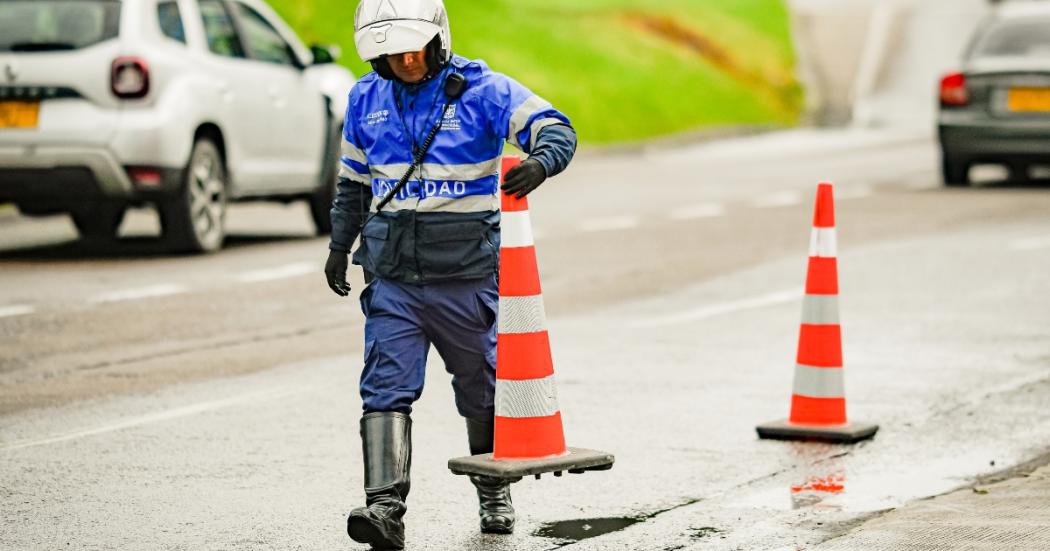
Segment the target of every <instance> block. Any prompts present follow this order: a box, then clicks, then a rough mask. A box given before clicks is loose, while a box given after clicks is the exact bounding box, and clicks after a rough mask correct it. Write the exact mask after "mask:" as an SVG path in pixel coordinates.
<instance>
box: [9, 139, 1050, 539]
mask: <svg viewBox="0 0 1050 551" xmlns="http://www.w3.org/2000/svg"><path fill="white" fill-rule="evenodd" d="M762 140H774V139H773V138H770V137H763V138H762ZM803 142H804V140H803ZM818 142H819V139H816V138H815V139H814V140H812V141H811V142H809V145H806V143H803V144H802V145H799V140H798V139H795V140H792V141H791V144H792V145H791V147H794V148H797V149H796V150H790V151H786V152H780V153H778V152H777V148H776V147H774V146H773V145H770V146H766V147H765V148H764V149H763V147H758V146H756V147H755V148H754V151H759V152H762V155H763V157H762V158H763V159H765V160H764V161H763V162H755V161H754V160H752V162H751V163H750V166H748V165H747V164H746V163H744V162H743V161H742V160H741V159H744V158H745V157H746V155H745V153H746V152H747V151H748V148H746V147H741V148H740V149H739V150H734V149H733V148H732V147H731V146H727V145H722V144H719V145H717V146H711V147H712V148H715V147H717V148H720V149H716V150H715V151H716V152H717V153H712V152H711V151H712V150H711V149H703V150H700V151H694V152H693V153H694V154H693V155H686V154H685V153H684V152H671V153H667V154H654V153H643V154H641V155H643V156H645V157H644V158H646V159H648V160H650V161H654V162H657V161H658V163H657V164H656V165H654V166H659V167H662V168H659V169H657V171H656V172H655V173H654V177H659V178H660V179H659V180H654V181H661V182H669V183H668V184H667V185H666V186H665V187H663V188H659V191H660V192H661V193H655V192H654V193H653V194H652V200H651V201H647V202H643V203H639V202H638V201H637V194H634V195H631V194H628V193H616V191H617V190H624V189H627V186H629V185H631V184H632V181H631V180H630V178H628V177H627V176H625V175H624V174H626V173H624V172H622V171H623V170H625V167H627V166H632V165H635V166H636V165H637V163H638V162H639V157H637V156H622V157H614V158H608V159H605V158H597V157H592V158H584V159H582V160H581V162H580V164H579V165H578V166H576V167H574V169H573V172H571V173H569V174H566V177H565V178H564V179H561V180H556V181H555V182H552V183H551V184H550V186H551V187H550V188H549V190H548V188H546V187H545V188H544V192H543V193H541V194H540V195H538V196H537V198H536V200H535V201H533V211H534V216H533V218H534V220H535V223H536V227H537V232H538V233H540V238H539V239H538V244H537V245H538V254H539V257H540V262H541V265H542V266H543V280H544V290H545V298H546V302H547V310H548V314H549V317H550V332H551V339H552V346H553V350H554V358H555V369H556V376H557V380H558V396H559V404H560V407H561V410H562V413H563V417H564V420H565V432H566V438H567V441H568V444H569V445H570V446H579V447H587V448H593V449H601V450H607V451H609V452H612V453H614V454H616V456H617V462H616V466H615V467H614V468H613V470H611V471H608V472H597V473H586V474H582V475H569V474H566V475H565V476H563V477H560V478H555V477H550V476H544V477H543V478H542V479H540V480H533V479H528V480H524V481H522V482H520V483H518V484H515V485H514V487H513V491H514V498H515V504H516V506H517V507H518V509H519V513H520V514H519V516H520V519H519V525H518V530H517V532H516V533H515V534H514V535H513V536H510V537H501V536H487V535H481V534H478V533H477V516H476V502H475V496H474V495H473V489H472V488H471V486H470V484H469V482H468V481H467V480H466V479H464V478H463V477H458V476H454V475H452V474H451V473H449V472H448V471H447V470H446V468H445V464H446V462H447V460H448V458H450V457H458V456H461V455H463V454H464V452H465V451H466V435H465V429H464V426H463V422H462V420H461V419H459V418H458V417H457V415H456V413H455V408H454V406H453V399H452V391H451V388H450V385H449V381H448V378H447V375H446V374H445V373H444V371H443V370H442V369H441V368H440V363H439V361H438V359H437V358H436V357H435V358H432V362H431V364H430V369H429V370H428V374H427V390H426V393H425V394H424V397H423V399H422V400H421V401H420V402H419V403H418V405H417V409H416V411H415V413H414V415H413V417H414V421H415V426H414V431H413V432H414V435H415V456H414V459H413V466H414V471H413V481H412V494H411V496H410V497H409V513H408V517H407V520H408V523H409V524H408V526H409V529H408V539H409V542H410V546H409V549H420V550H444V549H457V550H458V549H467V550H469V549H479V550H480V549H491V550H506V551H516V550H532V549H556V548H561V549H579V550H587V549H593V550H599V549H601V550H607V549H625V550H626V549H654V550H676V549H779V548H784V549H796V548H811V547H814V546H818V545H820V544H822V543H825V542H827V544H828V545H832V544H833V543H835V542H836V541H837V540H835V538H837V537H840V536H844V535H848V534H863V533H864V532H865V530H867V529H868V527H870V526H872V525H871V524H865V523H868V522H876V521H875V520H873V519H877V518H879V517H881V516H882V515H883V514H884V513H885V512H886V511H888V510H891V509H894V508H898V507H902V506H904V509H903V510H902V511H906V510H907V508H908V507H910V505H909V504H910V503H915V502H916V500H920V499H922V498H925V497H928V496H933V495H938V494H943V493H945V492H949V491H951V490H953V489H955V488H959V487H967V486H969V485H972V484H973V483H974V481H976V480H978V479H979V477H982V476H985V475H989V474H991V473H997V472H1001V471H1003V470H1004V469H1008V468H1010V467H1012V466H1015V465H1018V464H1021V463H1025V462H1028V461H1031V460H1033V459H1035V458H1039V457H1042V456H1044V455H1046V454H1047V453H1048V451H1050V410H1048V409H1047V408H1046V407H1045V404H1046V403H1047V402H1048V400H1050V336H1048V335H1047V333H1046V327H1048V326H1050V308H1047V301H1046V298H1045V297H1047V296H1050V280H1048V279H1047V278H1046V277H1045V274H1046V273H1047V272H1048V270H1050V248H1048V247H1050V245H1048V246H1047V247H1044V246H1042V245H1040V243H1042V241H1040V240H1041V239H1046V238H1047V236H1050V218H1048V217H1047V216H1046V214H1047V213H1050V189H1048V188H1046V187H1038V186H1034V187H1010V186H1001V185H1000V186H993V187H990V188H984V189H970V190H952V191H945V190H942V189H940V188H938V187H936V186H935V184H934V182H935V176H934V175H933V170H934V164H933V155H931V153H930V150H931V148H930V147H929V146H928V144H923V143H919V144H918V145H916V144H915V143H912V142H909V143H904V144H901V143H900V142H894V141H892V140H888V141H886V142H885V143H883V144H882V145H879V146H877V147H875V146H873V148H872V149H871V150H866V149H864V147H863V144H862V147H860V148H858V149H850V148H848V147H844V146H842V145H841V144H839V145H836V147H837V148H838V149H835V153H834V154H833V155H832V154H829V155H827V156H824V155H822V154H821V151H823V150H822V149H821V148H822V147H825V146H826V144H824V145H821V144H820V143H818ZM774 143H775V140H774ZM894 143H898V144H899V145H893V144H894ZM807 147H809V148H812V149H811V150H807V149H806V148H807ZM800 151H802V152H800ZM805 151H809V153H805ZM632 155H635V154H632ZM876 165H881V166H883V167H888V168H886V169H885V170H882V171H879V172H878V173H877V174H878V176H877V177H874V176H872V174H875V173H876V172H875V171H874V170H873V167H874V166H876ZM698 167H704V168H706V169H707V171H708V172H707V173H705V174H703V175H702V176H690V178H689V179H686V180H681V181H676V180H674V178H675V176H676V175H679V174H697V172H696V171H697V170H699V168H698ZM821 172H823V173H824V175H825V176H827V177H828V178H832V177H834V179H835V180H836V182H838V183H839V186H838V190H837V191H838V192H839V194H840V196H841V200H840V203H839V226H840V233H839V252H840V261H839V262H840V268H839V269H840V287H841V305H842V306H841V310H842V311H841V317H842V323H843V332H844V349H845V363H846V371H845V376H846V388H847V396H848V399H849V413H850V416H851V417H854V418H856V419H863V420H870V421H873V422H877V423H879V424H880V425H881V430H880V432H879V434H878V435H877V436H876V437H875V439H874V440H871V441H868V442H865V443H862V444H859V445H855V446H840V445H827V444H802V443H786V442H773V441H761V440H758V439H757V438H756V435H755V431H754V427H755V425H757V424H758V423H761V422H765V421H768V420H771V419H775V418H780V417H783V416H785V415H786V414H787V408H788V400H789V396H790V389H791V377H792V373H793V367H794V355H795V350H794V348H795V345H796V340H797V331H798V323H799V315H800V308H801V297H802V294H801V287H802V280H803V276H804V273H805V255H806V249H807V243H808V237H809V223H810V221H811V209H812V196H811V193H812V190H813V189H814V187H815V183H816V181H817V180H818V179H822V178H821V175H820V174H819V173H821ZM596 197H597V198H601V199H600V200H598V199H595V198H596ZM669 198H670V199H669ZM587 199H589V201H588V200H587ZM711 204H717V206H718V207H719V208H718V209H716V208H714V207H713V206H711ZM579 205H587V208H588V211H587V214H586V217H587V219H588V220H591V221H594V220H597V221H598V222H594V223H592V224H590V225H587V226H586V227H583V228H582V229H581V228H580V227H579V226H578V225H577V224H578V223H580V222H581V220H580V218H581V217H580V216H577V214H578V212H577V211H578V206H579ZM700 205H708V206H707V207H705V208H699V206H700ZM684 207H693V208H691V209H685V210H683V211H682V212H680V213H679V215H680V216H677V217H675V216H670V214H671V212H672V211H674V210H675V209H684ZM252 209H256V207H249V208H248V209H247V210H244V211H241V212H240V214H241V215H243V216H241V218H240V221H238V222H237V223H240V224H244V226H242V227H243V228H245V229H244V230H242V231H245V232H246V235H250V234H251V233H250V231H251V230H250V228H251V227H253V226H252V224H256V223H258V222H257V218H255V214H254V213H256V212H258V213H260V214H259V216H263V217H270V218H273V219H277V220H287V227H288V228H289V229H288V231H287V232H286V235H287V236H289V237H287V238H281V239H277V240H274V241H261V242H254V243H248V244H242V245H239V246H235V247H234V248H233V249H232V250H230V251H227V252H224V253H222V254H220V255H217V256H213V257H207V258H188V259H187V258H168V257H163V256H160V257H154V258H145V259H142V258H135V257H131V258H128V257H124V256H121V255H117V256H116V257H108V256H107V257H103V258H87V259H75V260H74V259H71V258H69V257H67V256H65V255H66V253H65V252H63V249H61V248H58V249H56V248H55V247H70V246H71V245H62V244H61V243H62V241H61V239H62V238H60V237H55V240H56V241H54V242H55V243H59V244H58V245H44V247H45V248H44V249H40V248H39V247H40V246H38V245H32V246H28V247H29V248H28V249H26V248H24V247H23V245H14V244H8V245H7V246H8V247H9V250H14V249H15V248H18V247H22V249H20V250H21V251H22V252H19V253H18V254H17V255H15V256H14V257H13V258H12V257H11V253H7V255H6V256H5V255H2V254H0V265H3V266H4V269H3V272H4V273H3V274H2V275H0V281H2V282H3V289H5V291H4V293H5V299H4V301H3V304H4V305H14V304H25V305H31V306H33V307H34V308H36V310H35V312H34V313H30V314H23V315H17V316H10V317H5V318H0V335H2V337H0V338H2V339H4V340H3V341H2V344H3V347H2V348H3V350H4V352H3V356H2V363H0V397H3V399H2V405H3V411H4V414H3V415H2V416H0V473H2V474H3V477H2V478H3V483H2V484H0V498H2V500H3V504H4V506H3V508H2V509H3V512H2V513H0V515H2V521H0V534H2V535H3V537H2V540H3V543H4V547H10V548H12V549H53V548H57V547H69V548H74V547H75V548H78V549H113V548H122V549H139V548H162V549H363V547H361V546H355V545H354V544H353V543H352V542H350V541H349V540H348V539H347V537H346V534H345V514H346V512H348V511H349V510H350V508H352V507H353V506H355V505H357V504H358V502H359V501H360V500H361V491H360V487H361V463H360V448H359V443H358V440H357V419H358V415H359V413H358V412H359V411H360V399H359V398H358V396H357V393H356V377H357V372H358V369H359V365H360V343H359V341H360V338H361V337H360V319H359V318H360V313H359V312H358V311H357V308H356V303H355V302H354V301H353V299H348V300H343V301H340V300H339V299H336V298H334V297H331V296H329V295H328V292H327V289H326V288H324V287H323V282H322V278H321V277H320V272H319V268H320V265H319V262H320V260H321V256H322V255H321V253H323V248H324V242H323V241H322V240H316V239H309V238H307V237H305V236H303V235H301V234H299V233H297V232H299V231H300V230H299V229H296V228H297V227H298V226H296V224H298V223H299V222H296V220H298V219H297V218H295V216H298V214H299V213H296V212H295V211H288V210H285V209H281V208H279V207H278V208H275V209H271V208H269V207H258V209H260V210H252ZM713 213H720V214H713ZM612 219H617V220H618V224H613V223H611V222H610V220H612ZM624 220H627V221H628V223H624ZM599 222H600V223H599ZM19 223H21V222H19ZM282 223H284V222H282ZM32 224H42V225H41V226H37V227H41V228H46V231H45V232H43V233H44V234H45V235H46V234H47V232H55V235H59V234H61V232H62V231H66V230H64V229H63V228H59V227H57V226H55V225H54V224H53V223H52V224H51V225H47V224H49V223H48V222H33V223H32ZM594 228H605V229H600V230H595V229H594ZM295 236H298V237H295ZM5 239H12V238H10V237H9V236H7V237H5ZM136 239H148V238H136ZM134 243H138V242H137V241H136V242H134ZM1048 243H1050V242H1048ZM26 250H28V251H29V252H25V251H26ZM319 251H320V252H319ZM52 255H53V256H52ZM56 257H57V258H56ZM311 262H314V263H317V269H318V272H317V274H316V275H314V274H308V273H302V274H299V275H297V274H296V273H295V271H294V270H293V269H291V268H289V266H291V265H293V264H296V263H311ZM268 266H274V267H273V268H272V269H270V271H269V272H266V271H265V269H266V268H267V267H268ZM585 268H586V269H585ZM280 269H283V270H284V272H285V275H283V276H280V277H278V276H275V275H273V274H276V273H279V272H280V271H281V270H280ZM158 274H160V275H158ZM245 274H251V277H249V276H248V275H245ZM267 274H270V277H273V278H274V279H267V278H266V277H263V276H264V275H267ZM252 278H255V279H257V280H258V281H254V282H252V281H251V280H252ZM162 284H163V285H179V286H182V287H183V288H184V289H185V290H184V291H180V292H173V293H172V294H160V295H157V296H154V297H145V298H138V299H126V300H116V301H110V302H98V301H97V297H99V296H101V295H100V293H112V292H114V291H115V290H122V289H123V290H127V289H132V290H133V289H141V288H143V287H148V286H157V285H162ZM115 287H119V288H120V289H115ZM358 288H359V287H358ZM13 289H17V290H13ZM168 289H169V290H171V288H170V287H169V288H168ZM93 300H95V302H93ZM319 305H320V306H319ZM161 318H163V319H161ZM48 339H51V340H52V342H50V343H49V342H48ZM92 339H100V340H92ZM19 397H24V398H19ZM887 518H890V517H887ZM854 530H857V531H856V532H853V531H854ZM847 537H848V536H847ZM856 537H861V536H856ZM842 541H848V540H842ZM858 541H860V540H858Z"/></svg>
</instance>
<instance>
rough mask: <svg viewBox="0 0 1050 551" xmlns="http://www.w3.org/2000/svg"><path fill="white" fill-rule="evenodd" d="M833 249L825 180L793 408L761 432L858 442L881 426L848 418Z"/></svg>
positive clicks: (831, 208)
mask: <svg viewBox="0 0 1050 551" xmlns="http://www.w3.org/2000/svg"><path fill="white" fill-rule="evenodd" d="M836 249H837V236H836V233H835V199H834V191H833V188H832V186H831V184H828V183H823V184H820V185H819V186H818V187H817V205H816V211H815V212H814V215H813V232H812V234H811V237H810V245H809V268H808V269H807V271H806V296H805V298H804V299H803V303H802V324H801V326H800V328H799V337H798V357H797V360H796V363H795V383H794V389H793V390H792V393H791V414H790V416H789V417H788V419H787V420H786V421H774V422H771V423H765V424H762V425H759V426H758V427H757V431H758V435H759V437H760V438H773V439H779V440H823V441H829V442H857V441H860V440H865V439H867V438H871V437H872V436H874V435H875V432H876V431H878V429H879V427H878V425H873V424H870V423H857V422H852V423H851V422H849V421H848V420H847V419H846V392H845V385H844V383H843V376H842V375H843V374H842V371H843V369H842V368H843V362H842V329H841V326H840V325H839V302H838V294H839V283H838V259H837V250H836Z"/></svg>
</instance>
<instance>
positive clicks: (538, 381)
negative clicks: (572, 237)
mask: <svg viewBox="0 0 1050 551" xmlns="http://www.w3.org/2000/svg"><path fill="white" fill-rule="evenodd" d="M520 163H521V161H520V160H519V159H518V158H517V157H504V158H503V174H506V173H507V171H508V170H510V169H511V168H514V167H515V166H517V165H518V164H520ZM501 196H502V198H503V201H502V203H503V205H502V206H503V213H502V219H501V222H500V226H501V228H502V231H501V234H502V235H501V238H500V282H499V321H498V322H497V324H498V336H497V345H496V420H495V435H494V449H493V453H490V454H482V455H476V456H473V457H462V458H458V459H452V460H450V461H449V469H451V470H452V472H453V473H455V474H468V475H484V476H492V477H497V478H502V479H504V480H518V479H520V478H521V477H523V476H528V475H536V476H537V477H539V475H540V474H541V473H547V472H553V473H554V474H555V475H561V473H562V471H569V472H572V473H580V472H584V471H588V470H606V469H609V468H612V464H613V461H614V458H613V456H612V455H610V454H608V453H605V452H599V451H593V450H585V449H581V448H567V447H566V446H565V435H564V432H563V429H562V421H561V411H560V410H559V407H558V396H557V390H556V388H555V383H554V362H553V361H552V359H551V350H550V340H549V337H548V334H547V318H546V315H545V313H544V310H543V295H542V291H541V289H540V276H539V270H538V269H537V263H536V248H535V244H534V242H533V237H532V224H531V222H530V220H529V204H528V201H527V200H526V199H524V198H523V199H517V198H514V197H512V196H508V195H506V194H502V193H501Z"/></svg>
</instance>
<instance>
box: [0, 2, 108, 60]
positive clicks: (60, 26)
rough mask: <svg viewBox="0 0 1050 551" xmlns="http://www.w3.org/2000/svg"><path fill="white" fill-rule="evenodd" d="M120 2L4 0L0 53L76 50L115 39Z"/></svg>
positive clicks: (0, 30)
mask: <svg viewBox="0 0 1050 551" xmlns="http://www.w3.org/2000/svg"><path fill="white" fill-rule="evenodd" d="M119 31H120V2H116V1H110V0H4V1H2V2H0V51H4V52H19V51H21V52H27V51H36V52H40V51H50V50H77V49H80V48H85V47H87V46H91V45H93V44H98V43H99V42H102V41H104V40H109V39H111V38H115V37H116V36H117V34H118V33H119Z"/></svg>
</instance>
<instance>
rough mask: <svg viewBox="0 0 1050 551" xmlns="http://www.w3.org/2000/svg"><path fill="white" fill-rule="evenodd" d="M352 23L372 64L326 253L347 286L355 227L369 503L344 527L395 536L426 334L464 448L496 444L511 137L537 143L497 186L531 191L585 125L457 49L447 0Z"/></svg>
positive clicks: (495, 511) (366, 8) (488, 517)
mask: <svg viewBox="0 0 1050 551" xmlns="http://www.w3.org/2000/svg"><path fill="white" fill-rule="evenodd" d="M354 27H355V34H354V40H355V42H356V45H357V51H358V53H359V54H360V56H361V59H363V60H364V61H367V62H370V63H371V65H372V68H373V69H374V71H373V72H371V73H369V74H367V75H365V76H363V77H361V79H360V80H359V81H358V82H357V84H355V85H354V87H353V89H352V90H351V91H350V102H349V107H348V109H347V113H346V119H345V123H344V127H343V143H342V156H341V165H340V172H339V181H338V187H337V194H336V199H335V201H334V203H333V206H332V238H331V243H330V245H329V249H330V255H329V258H328V262H327V264H326V266H325V274H326V276H327V278H328V284H329V286H330V287H331V288H332V290H333V291H335V293H336V294H338V295H340V296H347V295H348V293H349V291H350V287H349V285H348V284H347V282H346V270H347V255H348V253H349V252H350V248H351V244H352V243H353V242H354V240H355V239H356V238H357V237H358V235H359V233H360V236H361V243H360V246H359V247H358V248H357V250H356V251H354V254H353V262H354V264H358V265H360V266H362V267H363V269H364V270H365V276H366V280H371V282H370V283H369V285H368V286H367V287H366V288H365V289H364V291H362V293H361V310H362V311H363V312H364V315H365V318H366V321H365V346H364V349H365V353H364V369H363V370H362V372H361V385H360V391H361V398H362V401H363V403H364V415H363V417H362V418H361V443H362V448H363V452H364V482H365V502H366V506H365V507H359V508H357V509H354V510H353V511H352V512H351V513H350V516H349V518H348V520H347V532H348V533H349V535H350V537H351V538H353V539H354V540H356V541H359V542H362V543H369V544H371V545H372V546H373V548H376V549H400V548H402V547H403V545H404V523H403V521H402V517H403V516H404V514H405V511H406V506H405V498H406V497H407V495H408V490H409V468H410V465H411V457H412V444H411V426H412V420H411V418H410V417H409V415H410V413H411V412H412V404H413V403H414V402H415V401H416V400H417V399H419V397H420V395H421V394H422V392H423V379H424V369H425V366H426V358H427V352H428V350H429V348H430V345H431V344H433V345H434V347H435V348H436V349H437V351H438V353H439V354H440V355H441V357H442V359H443V360H444V363H445V369H446V370H447V371H448V372H449V373H450V374H451V375H452V387H453V389H454V391H455V396H456V407H457V409H458V410H459V413H460V415H462V416H463V417H464V418H466V425H467V437H468V442H469V446H470V452H471V454H480V453H488V452H491V451H492V441H493V432H492V431H493V424H494V395H495V374H496V372H495V362H496V350H495V348H496V316H497V310H498V305H499V302H498V285H497V270H498V265H499V263H498V256H499V243H500V233H499V224H500V212H499V209H500V197H499V193H500V191H499V172H500V165H501V157H502V153H503V143H504V142H505V141H507V142H510V143H512V144H514V145H515V146H517V147H519V148H520V149H521V150H522V151H524V152H525V153H527V154H528V155H529V157H528V159H526V160H525V161H524V162H523V163H522V164H521V165H520V166H518V167H516V168H515V169H513V170H512V171H510V172H509V173H508V174H507V175H506V178H505V181H504V184H503V186H502V190H503V192H504V193H507V194H512V195H515V196H517V197H524V196H525V195H528V194H529V193H530V192H531V191H533V190H535V189H536V188H537V187H538V186H539V185H540V184H541V183H543V182H544V180H546V179H547V178H549V177H551V176H554V175H556V174H558V173H559V172H561V171H563V170H564V169H565V168H566V166H568V164H569V161H570V160H571V159H572V156H573V154H574V153H575V150H576V133H575V131H574V130H573V129H572V127H571V126H570V123H569V119H568V118H567V117H566V116H565V115H563V114H562V113H560V112H559V111H557V110H556V109H554V108H553V107H552V106H551V104H550V103H548V102H547V101H545V100H543V99H542V98H540V97H539V96H537V95H535V94H533V93H532V92H530V91H529V90H528V89H526V88H525V87H524V86H522V85H521V84H519V83H518V82H516V81H514V80H512V79H511V78H509V77H507V76H505V75H502V74H500V73H497V72H495V71H492V70H491V69H489V67H488V66H487V65H486V64H485V63H484V62H483V61H480V60H473V61H472V60H468V59H466V58H463V57H461V56H458V55H454V54H453V53H452V39H451V34H450V32H449V25H448V17H447V14H446V11H445V7H444V5H443V3H442V1H441V0H362V1H361V2H360V4H359V5H358V8H357V14H356V16H355V20H354ZM417 161H418V164H417ZM471 481H472V482H473V483H474V485H475V486H476V488H477V493H478V498H479V501H480V508H479V513H480V516H481V521H480V522H481V531H482V532H488V533H503V534H506V533H510V532H511V531H512V530H513V529H514V520H515V516H514V508H513V506H512V504H511V497H510V490H509V485H508V484H505V483H503V482H501V481H500V480H498V479H490V478H485V477H472V478H471Z"/></svg>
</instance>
